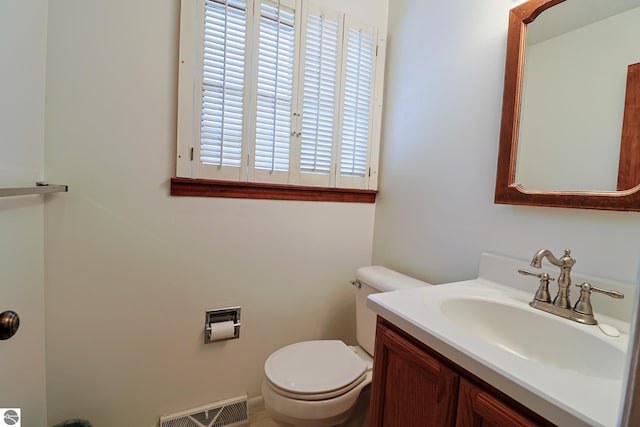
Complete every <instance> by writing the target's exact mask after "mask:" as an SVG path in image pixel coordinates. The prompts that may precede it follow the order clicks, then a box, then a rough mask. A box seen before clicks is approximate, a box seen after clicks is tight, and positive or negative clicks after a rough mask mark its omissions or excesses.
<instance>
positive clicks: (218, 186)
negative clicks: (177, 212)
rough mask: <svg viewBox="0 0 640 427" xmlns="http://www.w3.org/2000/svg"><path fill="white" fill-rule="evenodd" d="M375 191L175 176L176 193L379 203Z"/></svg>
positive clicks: (172, 184)
mask: <svg viewBox="0 0 640 427" xmlns="http://www.w3.org/2000/svg"><path fill="white" fill-rule="evenodd" d="M377 193H378V192H377V191H375V190H356V189H349V188H327V187H306V186H299V185H281V184H265V183H257V182H236V181H214V180H208V179H192V178H176V177H173V178H171V195H172V196H190V197H227V198H236V199H272V200H306V201H314V202H351V203H375V201H376V194H377Z"/></svg>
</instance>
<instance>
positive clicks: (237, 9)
mask: <svg viewBox="0 0 640 427" xmlns="http://www.w3.org/2000/svg"><path fill="white" fill-rule="evenodd" d="M246 23H247V4H246V2H245V1H242V0H207V1H205V11H204V43H203V44H204V48H203V58H202V111H201V128H200V161H201V162H202V163H204V164H211V165H216V166H232V167H240V164H241V161H242V144H243V136H244V132H243V117H244V79H245V58H246Z"/></svg>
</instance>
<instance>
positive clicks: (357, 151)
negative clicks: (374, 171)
mask: <svg viewBox="0 0 640 427" xmlns="http://www.w3.org/2000/svg"><path fill="white" fill-rule="evenodd" d="M347 37H348V39H347V54H346V74H345V81H344V87H345V89H344V101H343V102H344V105H343V125H342V141H341V153H340V174H341V175H343V176H352V177H364V176H365V175H366V172H367V151H368V146H369V136H370V132H369V128H370V123H369V122H370V112H371V96H372V82H373V67H374V59H375V55H374V47H375V39H374V37H373V36H371V35H369V34H366V33H364V32H362V31H360V30H356V29H353V28H350V29H349V30H348V35H347Z"/></svg>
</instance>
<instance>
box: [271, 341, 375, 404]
mask: <svg viewBox="0 0 640 427" xmlns="http://www.w3.org/2000/svg"><path fill="white" fill-rule="evenodd" d="M264 371H265V376H266V379H267V382H268V384H269V386H270V387H271V388H273V389H274V391H275V392H276V393H278V394H280V395H282V396H285V397H289V398H293V399H298V400H325V399H331V398H334V397H336V396H340V395H343V394H345V393H347V392H349V391H350V390H352V389H354V388H355V387H357V386H358V384H360V383H362V382H363V381H364V380H365V378H366V374H367V363H365V362H364V361H363V360H362V359H361V358H360V357H358V355H356V353H355V352H354V350H352V349H351V348H349V347H348V346H347V345H346V344H345V343H343V342H342V341H337V340H321V341H304V342H299V343H295V344H291V345H288V346H286V347H283V348H281V349H280V350H278V351H276V352H274V353H273V354H271V356H269V358H268V359H267V361H266V362H265V366H264Z"/></svg>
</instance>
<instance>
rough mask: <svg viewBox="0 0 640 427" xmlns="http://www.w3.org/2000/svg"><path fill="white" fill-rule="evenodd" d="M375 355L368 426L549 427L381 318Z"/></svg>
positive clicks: (542, 420) (531, 413) (509, 399)
mask: <svg viewBox="0 0 640 427" xmlns="http://www.w3.org/2000/svg"><path fill="white" fill-rule="evenodd" d="M375 352H376V359H375V365H374V381H373V386H372V394H371V413H370V419H371V420H372V422H371V423H370V427H374V426H376V427H392V426H405V427H406V426H422V425H432V426H443V427H444V426H456V427H467V426H468V427H473V426H477V425H484V424H482V423H483V422H487V423H488V424H489V425H496V426H507V425H509V426H511V425H521V426H551V425H553V424H552V423H550V422H548V421H546V420H544V419H543V418H541V417H539V416H538V415H537V414H535V413H533V412H532V411H530V410H528V409H527V408H525V407H524V406H522V405H521V404H519V403H517V402H516V401H514V400H513V399H511V398H509V397H508V396H506V395H504V394H503V393H502V392H500V391H498V390H496V389H495V388H493V387H491V386H489V385H488V384H486V383H485V382H484V381H482V380H480V379H479V378H477V377H475V376H474V375H472V374H470V373H469V372H467V371H466V370H465V369H463V368H461V367H460V366H458V365H456V364H455V363H453V362H451V361H450V360H448V359H447V358H445V357H444V356H442V355H440V354H438V353H437V352H435V351H434V350H433V349H431V348H429V347H427V346H425V345H424V344H422V343H421V342H419V341H417V340H415V339H414V338H412V337H411V336H410V335H408V334H406V333H405V332H403V331H402V330H401V329H399V328H397V327H395V326H394V325H393V324H391V323H389V322H387V321H386V320H384V319H383V318H378V328H377V334H376V351H375Z"/></svg>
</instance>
